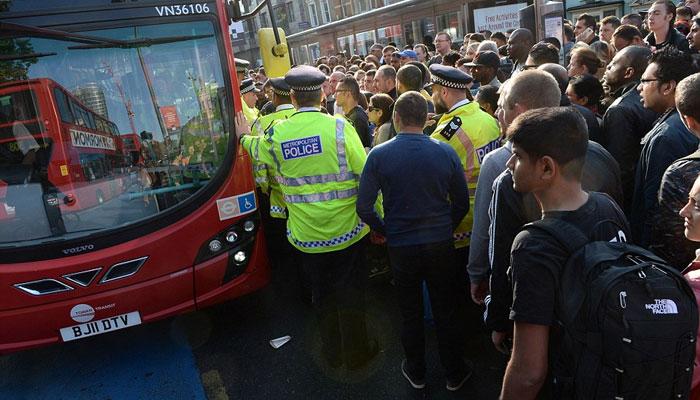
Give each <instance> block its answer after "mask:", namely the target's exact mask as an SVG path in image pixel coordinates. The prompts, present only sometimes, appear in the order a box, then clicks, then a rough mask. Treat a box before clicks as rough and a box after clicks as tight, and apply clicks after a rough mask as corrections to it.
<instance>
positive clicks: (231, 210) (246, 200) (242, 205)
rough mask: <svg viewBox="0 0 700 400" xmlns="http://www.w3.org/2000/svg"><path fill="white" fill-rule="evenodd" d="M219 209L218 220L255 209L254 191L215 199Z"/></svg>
mask: <svg viewBox="0 0 700 400" xmlns="http://www.w3.org/2000/svg"><path fill="white" fill-rule="evenodd" d="M216 208H217V209H218V211H219V220H220V221H223V220H226V219H231V218H235V217H237V216H239V215H244V214H249V213H251V212H253V211H255V210H256V209H257V206H256V204H255V192H248V193H244V194H239V195H238V196H231V197H226V198H224V199H219V200H217V201H216Z"/></svg>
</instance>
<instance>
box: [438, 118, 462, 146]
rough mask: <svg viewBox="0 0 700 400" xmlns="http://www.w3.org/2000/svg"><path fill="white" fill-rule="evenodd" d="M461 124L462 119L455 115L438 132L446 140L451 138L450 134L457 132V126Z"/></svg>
mask: <svg viewBox="0 0 700 400" xmlns="http://www.w3.org/2000/svg"><path fill="white" fill-rule="evenodd" d="M461 126H462V119H461V118H460V117H457V116H455V117H454V118H452V120H450V122H449V123H448V124H447V125H446V126H445V127H444V128H442V131H440V134H441V135H442V136H443V137H444V138H445V139H447V140H450V139H452V136H454V135H455V133H457V131H458V130H459V128H460V127H461Z"/></svg>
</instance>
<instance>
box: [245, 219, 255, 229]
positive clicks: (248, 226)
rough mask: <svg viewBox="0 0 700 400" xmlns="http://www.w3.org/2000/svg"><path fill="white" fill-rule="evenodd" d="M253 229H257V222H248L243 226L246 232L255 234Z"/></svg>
mask: <svg viewBox="0 0 700 400" xmlns="http://www.w3.org/2000/svg"><path fill="white" fill-rule="evenodd" d="M253 229H255V222H253V221H250V220H248V221H246V222H245V223H244V224H243V230H245V231H246V232H253Z"/></svg>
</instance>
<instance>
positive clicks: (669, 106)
mask: <svg viewBox="0 0 700 400" xmlns="http://www.w3.org/2000/svg"><path fill="white" fill-rule="evenodd" d="M692 72H693V65H692V61H691V58H690V56H689V55H688V54H687V53H683V52H681V51H680V50H678V49H676V48H675V47H671V46H669V47H666V48H664V49H663V50H660V51H657V52H655V53H653V54H652V56H651V59H650V60H649V66H648V67H647V68H646V70H645V71H644V74H642V79H641V80H640V82H641V83H640V84H639V86H638V88H637V89H638V90H639V93H640V95H641V97H642V102H643V104H644V107H645V108H650V109H652V110H654V111H656V112H658V113H661V116H660V117H659V119H658V120H657V121H656V123H655V124H654V127H653V128H651V130H650V131H649V133H647V134H646V136H644V137H643V138H642V153H641V155H640V157H639V162H638V164H637V171H636V174H635V179H634V195H633V197H632V212H631V213H630V215H631V221H630V224H631V226H632V237H633V239H634V242H635V243H636V244H638V245H641V246H644V247H648V246H649V244H650V240H651V239H650V236H651V227H652V224H653V220H654V218H653V216H654V214H655V213H656V211H657V210H656V208H657V205H658V200H657V196H658V194H659V185H660V184H661V178H662V176H663V174H664V171H666V168H668V166H669V165H671V163H672V162H674V161H675V160H677V159H679V158H681V157H685V156H687V155H688V154H690V153H692V152H693V151H695V150H696V149H697V148H698V138H697V137H695V135H693V134H692V133H690V131H688V128H686V127H685V125H683V122H682V121H681V116H680V115H679V114H678V110H676V104H675V99H674V96H675V93H676V86H677V85H678V83H679V82H680V81H681V80H683V78H685V77H687V76H688V75H690V74H691V73H692Z"/></svg>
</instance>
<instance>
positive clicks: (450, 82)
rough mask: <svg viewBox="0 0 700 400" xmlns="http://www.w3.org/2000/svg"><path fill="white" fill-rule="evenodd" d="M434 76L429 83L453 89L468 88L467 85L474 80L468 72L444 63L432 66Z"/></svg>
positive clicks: (431, 70) (431, 71)
mask: <svg viewBox="0 0 700 400" xmlns="http://www.w3.org/2000/svg"><path fill="white" fill-rule="evenodd" d="M430 73H431V74H432V77H431V79H430V84H428V85H440V86H444V87H448V88H451V89H467V86H468V85H469V84H470V83H471V82H472V81H473V80H474V79H473V78H472V77H471V75H469V74H467V73H466V72H464V71H462V70H460V69H457V68H455V67H450V66H447V65H442V64H433V65H431V66H430Z"/></svg>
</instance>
